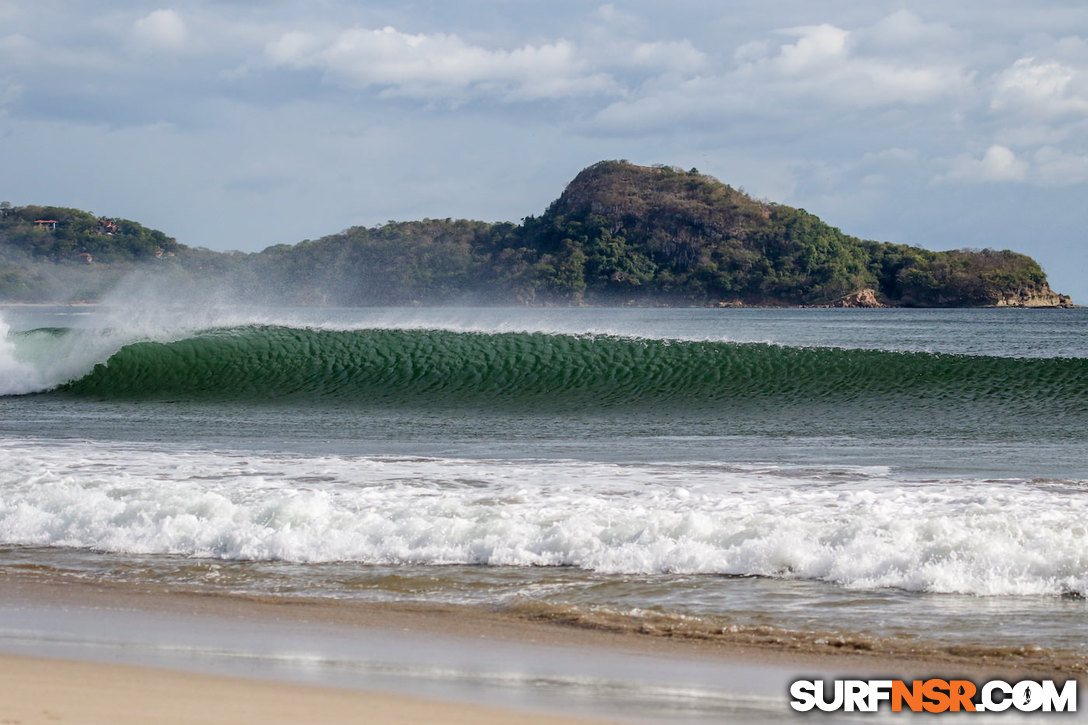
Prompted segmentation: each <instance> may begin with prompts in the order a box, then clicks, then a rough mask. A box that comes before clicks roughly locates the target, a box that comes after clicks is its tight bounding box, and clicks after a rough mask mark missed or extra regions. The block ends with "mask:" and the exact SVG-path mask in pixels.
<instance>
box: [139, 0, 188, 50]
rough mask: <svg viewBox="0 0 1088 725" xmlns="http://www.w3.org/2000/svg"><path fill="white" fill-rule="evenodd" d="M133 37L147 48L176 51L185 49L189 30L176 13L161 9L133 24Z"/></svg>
mask: <svg viewBox="0 0 1088 725" xmlns="http://www.w3.org/2000/svg"><path fill="white" fill-rule="evenodd" d="M132 35H133V38H134V39H135V40H136V42H137V43H138V44H139V45H141V46H143V47H145V48H149V49H153V50H169V51H176V50H181V49H182V48H184V47H185V44H186V42H187V41H188V39H189V30H188V28H187V27H186V25H185V21H184V20H182V19H181V16H179V15H178V14H177V13H176V12H174V11H173V10H169V9H166V10H163V9H160V10H156V11H154V12H152V13H150V14H149V15H146V16H144V17H142V18H140V19H139V20H137V21H136V22H135V23H133V24H132Z"/></svg>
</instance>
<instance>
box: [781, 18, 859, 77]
mask: <svg viewBox="0 0 1088 725" xmlns="http://www.w3.org/2000/svg"><path fill="white" fill-rule="evenodd" d="M782 32H784V33H787V34H789V35H797V36H800V37H799V39H798V41H797V42H796V43H794V44H792V45H783V46H782V47H781V48H779V51H778V57H776V58H775V59H774V61H773V62H774V65H775V67H776V68H777V69H778V70H779V71H781V72H782V73H785V74H797V73H806V72H818V71H820V70H822V69H825V68H828V67H834V66H837V65H839V64H840V63H841V62H842V61H843V59H844V58H845V56H846V41H847V39H848V38H849V37H850V33H849V32H848V31H846V30H843V29H842V28H836V27H835V26H834V25H828V24H826V23H825V24H823V25H814V26H810V27H805V28H791V29H788V30H784V31H782Z"/></svg>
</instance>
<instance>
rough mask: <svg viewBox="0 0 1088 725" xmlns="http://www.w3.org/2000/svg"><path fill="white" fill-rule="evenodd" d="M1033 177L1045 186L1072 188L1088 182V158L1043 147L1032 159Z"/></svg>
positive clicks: (1051, 147)
mask: <svg viewBox="0 0 1088 725" xmlns="http://www.w3.org/2000/svg"><path fill="white" fill-rule="evenodd" d="M1032 165H1033V167H1034V168H1033V176H1034V178H1035V179H1036V180H1037V181H1038V183H1040V184H1042V185H1044V186H1072V185H1074V184H1081V183H1084V182H1085V181H1086V180H1088V156H1086V155H1082V154H1071V153H1066V152H1064V151H1062V150H1061V149H1058V148H1055V147H1053V146H1043V147H1042V148H1040V149H1039V150H1038V151H1036V152H1035V154H1034V156H1033V157H1032Z"/></svg>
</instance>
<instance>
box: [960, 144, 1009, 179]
mask: <svg viewBox="0 0 1088 725" xmlns="http://www.w3.org/2000/svg"><path fill="white" fill-rule="evenodd" d="M1028 168H1029V166H1028V163H1027V162H1026V161H1023V160H1022V159H1019V158H1017V156H1016V154H1015V153H1014V152H1013V151H1012V150H1011V149H1009V148H1007V147H1005V146H1001V145H1000V144H994V145H993V146H991V147H990V148H988V149H987V150H986V153H985V154H984V155H983V156H982V158H981V159H976V158H974V157H971V156H968V155H962V156H959V157H957V158H955V159H953V160H952V162H951V163H950V164H949V169H948V173H947V174H946V175H945V176H944V177H943V179H947V180H955V181H965V182H982V183H988V182H1002V181H1023V180H1025V179H1026V178H1027V175H1028Z"/></svg>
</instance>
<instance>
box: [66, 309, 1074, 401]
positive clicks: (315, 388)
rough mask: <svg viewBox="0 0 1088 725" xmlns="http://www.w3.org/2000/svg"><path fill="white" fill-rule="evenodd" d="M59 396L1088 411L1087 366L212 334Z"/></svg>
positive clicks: (454, 337)
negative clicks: (973, 407) (937, 406)
mask: <svg viewBox="0 0 1088 725" xmlns="http://www.w3.org/2000/svg"><path fill="white" fill-rule="evenodd" d="M59 391H60V392H62V393H65V394H69V395H78V396H91V397H95V398H101V399H130V400H131V399H150V400H204V399H214V400H222V401H239V400H251V401H259V400H283V399H299V400H304V401H309V402H318V401H332V402H350V403H354V404H374V405H383V404H388V405H406V404H420V405H430V406H437V405H445V406H465V405H479V406H507V407H509V406H515V407H517V408H528V409H545V408H547V409H553V408H558V409H567V408H586V407H593V408H615V407H639V406H653V407H656V408H661V407H666V408H667V407H676V408H685V409H692V410H696V409H705V408H707V407H718V408H720V407H722V406H741V405H746V404H755V405H768V404H772V403H774V404H782V405H794V406H812V405H841V404H844V403H847V402H853V403H861V404H865V405H867V406H876V407H877V408H884V407H888V406H902V405H911V406H915V407H917V406H919V405H922V404H924V405H939V406H941V407H950V406H980V405H981V406H991V407H993V406H997V407H998V408H1000V409H1001V410H1002V411H1003V412H1006V413H1010V414H1014V415H1015V414H1017V413H1023V414H1034V413H1037V412H1040V411H1044V410H1045V411H1046V413H1047V414H1048V415H1061V414H1070V413H1075V414H1078V415H1079V414H1083V413H1084V412H1085V410H1086V409H1088V360H1084V359H1055V358H1048V359H1022V358H1001V357H974V356H963V355H939V354H928V353H899V352H887V351H876V350H845V349H838V348H799V347H784V346H776V345H768V344H758V343H728V342H680V341H667V340H643V339H631V338H619V337H610V336H599V335H594V336H588V335H587V336H577V335H556V334H544V333H479V332H450V331H443V330H399V329H394V330H383V329H372V330H354V331H330V330H319V329H306V328H290V327H278V326H248V327H240V328H232V329H218V330H211V331H207V332H204V333H201V334H197V335H194V336H192V337H188V338H186V339H182V340H177V341H174V342H137V343H132V344H129V345H126V346H125V347H124V348H122V349H121V350H119V351H118V352H117V353H115V354H114V355H112V356H111V357H110V358H109V359H108V360H107V361H106V362H104V363H101V364H98V365H96V366H95V367H94V369H93V370H92V371H91V372H90V373H89V374H87V375H86V376H84V377H82V378H80V379H78V380H73V381H71V382H68V383H66V384H64V385H62V386H61V387H60V388H59Z"/></svg>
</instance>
